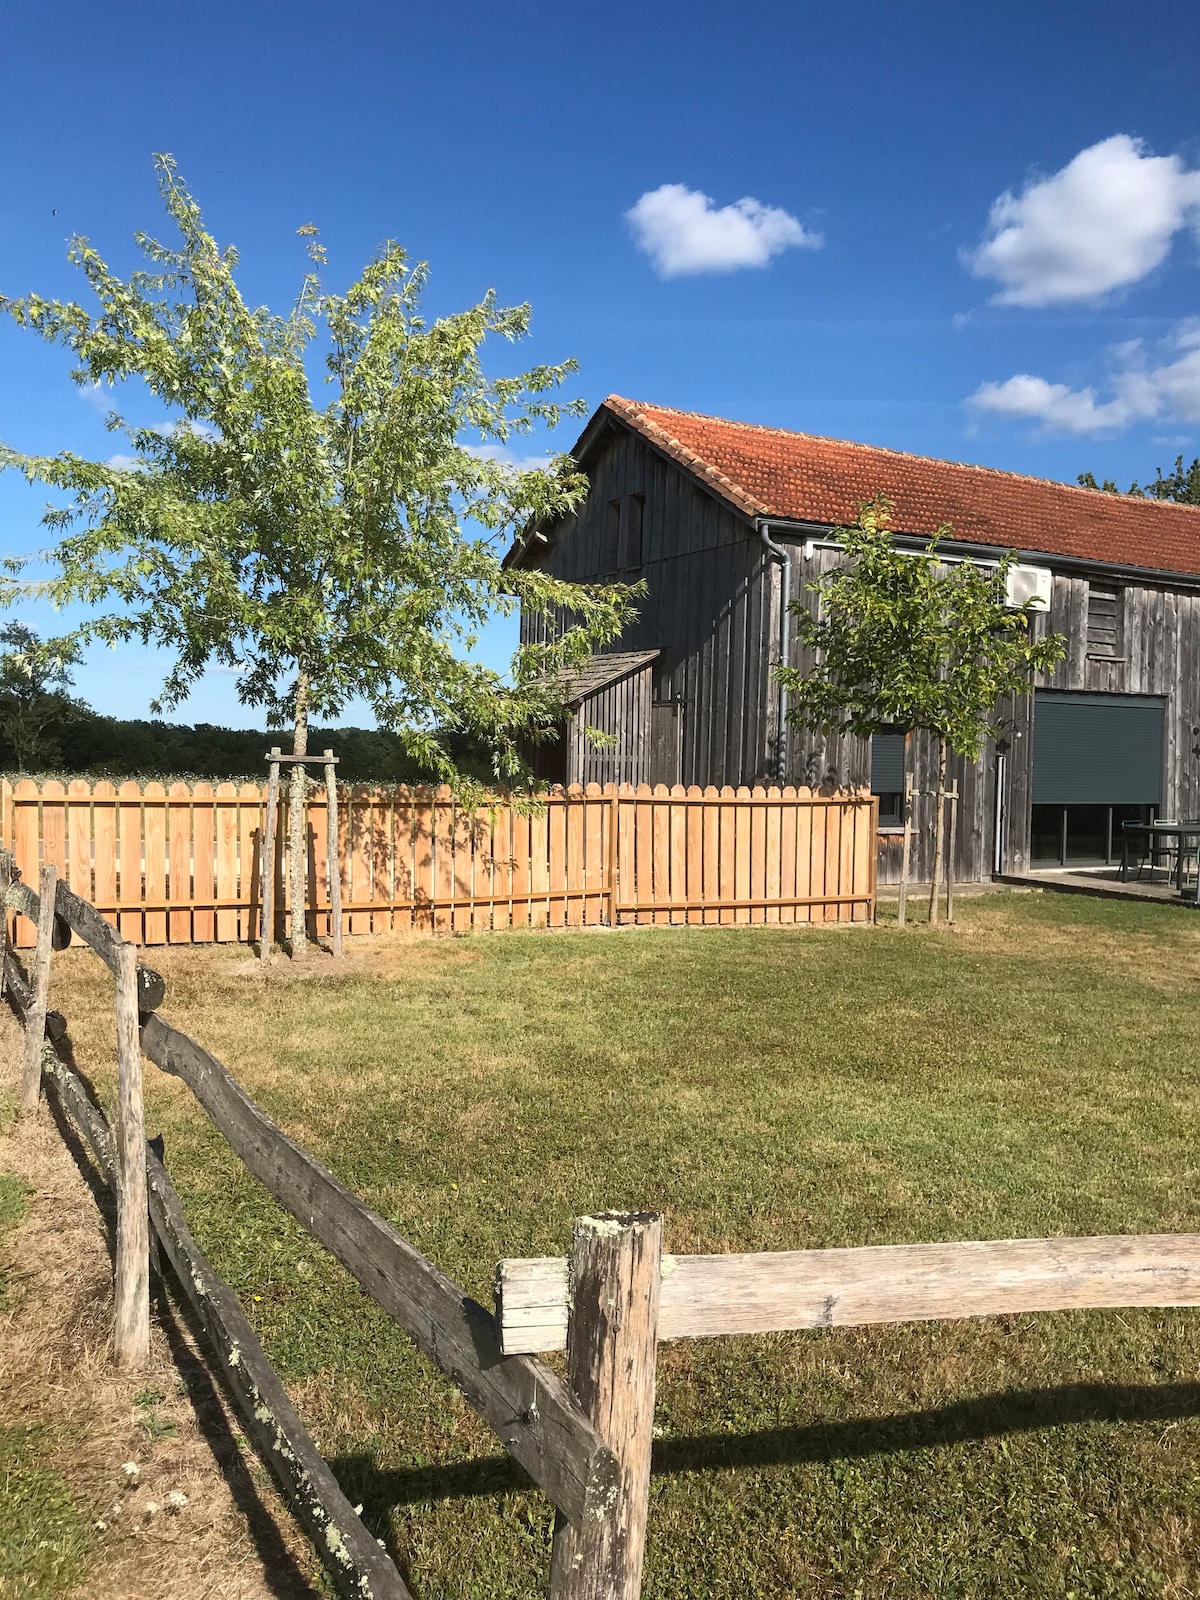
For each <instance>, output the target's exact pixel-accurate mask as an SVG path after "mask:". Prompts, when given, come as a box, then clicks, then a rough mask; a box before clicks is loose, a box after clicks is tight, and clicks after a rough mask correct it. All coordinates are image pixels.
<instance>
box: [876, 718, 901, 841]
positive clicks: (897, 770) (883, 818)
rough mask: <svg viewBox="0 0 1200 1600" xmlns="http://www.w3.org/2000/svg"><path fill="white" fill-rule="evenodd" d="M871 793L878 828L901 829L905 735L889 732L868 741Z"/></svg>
mask: <svg viewBox="0 0 1200 1600" xmlns="http://www.w3.org/2000/svg"><path fill="white" fill-rule="evenodd" d="M871 793H872V794H877V795H878V796H879V826H880V827H881V828H902V827H903V826H904V735H903V734H902V733H897V732H895V731H894V730H892V729H889V730H887V731H886V732H884V733H877V734H874V735H873V736H872V739H871Z"/></svg>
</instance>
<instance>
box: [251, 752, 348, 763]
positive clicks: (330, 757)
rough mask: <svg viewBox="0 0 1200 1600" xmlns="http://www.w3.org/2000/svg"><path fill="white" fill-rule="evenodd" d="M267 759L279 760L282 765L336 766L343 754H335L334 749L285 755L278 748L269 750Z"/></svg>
mask: <svg viewBox="0 0 1200 1600" xmlns="http://www.w3.org/2000/svg"><path fill="white" fill-rule="evenodd" d="M265 759H266V760H267V761H277V762H278V763H279V765H280V766H281V767H305V766H308V767H319V766H323V765H326V764H332V765H333V766H335V767H336V766H337V764H338V762H339V761H340V760H341V759H342V758H341V756H335V755H334V754H333V753H332V751H326V752H325V754H324V755H319V756H317V755H307V756H285V755H282V754H281V753H280V752H279V751H278V750H268V751H267V754H266V758H265Z"/></svg>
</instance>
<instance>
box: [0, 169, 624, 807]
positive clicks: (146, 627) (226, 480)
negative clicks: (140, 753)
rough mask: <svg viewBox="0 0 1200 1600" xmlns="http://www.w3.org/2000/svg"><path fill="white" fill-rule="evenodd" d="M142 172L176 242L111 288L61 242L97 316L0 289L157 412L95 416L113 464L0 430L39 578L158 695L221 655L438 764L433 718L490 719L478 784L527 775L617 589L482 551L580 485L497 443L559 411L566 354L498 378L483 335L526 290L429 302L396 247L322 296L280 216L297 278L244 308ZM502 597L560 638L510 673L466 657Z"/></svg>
mask: <svg viewBox="0 0 1200 1600" xmlns="http://www.w3.org/2000/svg"><path fill="white" fill-rule="evenodd" d="M157 166H158V173H159V188H160V191H161V194H162V198H163V201H164V204H165V207H166V210H167V213H168V217H169V219H170V221H171V223H172V224H173V227H174V229H175V232H176V234H177V236H178V241H177V243H175V244H165V243H161V242H159V241H158V240H156V239H153V238H151V237H150V236H148V235H139V236H138V244H139V246H140V248H141V250H142V253H143V255H144V256H145V258H146V260H147V263H148V267H147V269H145V270H142V271H139V272H135V273H133V274H132V275H131V276H130V277H129V279H128V280H122V279H120V278H118V277H117V276H116V274H115V273H113V272H112V271H111V270H110V269H109V267H108V266H107V264H106V263H105V262H104V260H103V259H102V258H101V256H100V255H99V254H98V253H97V252H96V250H95V249H94V248H93V247H92V246H91V245H89V244H88V243H87V241H86V240H82V239H77V240H75V241H73V243H72V246H71V250H70V258H71V259H72V260H73V261H74V262H75V264H76V265H77V266H78V267H79V269H80V271H81V272H82V273H83V275H84V278H85V279H86V281H87V285H88V288H89V290H90V292H91V295H92V297H93V299H94V301H95V309H94V310H93V311H90V312H89V311H87V310H85V309H84V308H83V307H82V306H81V305H78V304H75V303H74V302H59V301H52V300H44V299H42V298H41V297H39V296H36V295H28V296H25V297H24V298H22V299H18V300H8V299H0V312H3V313H4V314H7V315H8V316H10V317H11V318H12V319H13V320H14V321H15V322H16V323H17V324H18V325H20V326H23V327H28V328H29V329H30V330H31V331H33V332H35V333H37V334H39V335H40V336H41V337H43V338H45V339H47V340H49V341H50V342H52V343H56V344H60V345H63V346H65V347H66V348H67V349H69V350H70V351H71V353H72V355H73V356H74V357H75V361H76V369H75V374H74V375H75V379H76V382H78V383H79V384H81V385H92V384H103V385H106V386H108V385H115V384H117V383H120V382H124V381H125V380H127V379H130V378H134V379H138V380H140V381H141V383H142V384H143V385H144V387H145V389H146V390H147V391H148V392H149V394H150V395H151V396H152V397H153V398H154V399H155V400H156V401H158V402H159V403H160V404H161V405H162V406H163V407H164V408H165V409H166V410H167V412H168V413H169V415H170V416H171V417H172V418H174V422H173V424H172V425H171V426H168V427H162V428H159V427H147V426H126V425H125V424H124V423H123V422H122V421H121V419H120V418H119V417H118V416H117V415H116V414H115V412H114V414H113V416H112V419H111V425H112V426H113V428H114V430H116V431H120V432H122V433H123V434H124V436H125V438H126V439H127V440H128V446H129V449H128V454H130V455H131V456H132V457H133V462H134V465H133V466H132V468H131V467H130V466H129V464H128V462H126V464H125V465H124V466H121V465H113V464H105V463H100V462H94V461H88V460H84V459H83V458H81V457H79V456H76V455H73V454H71V453H69V452H62V453H59V454H58V455H54V456H28V455H22V454H20V453H19V452H17V451H15V450H12V449H3V448H0V469H3V468H4V467H9V468H12V469H15V470H19V471H21V472H23V473H24V474H25V476H26V477H27V478H28V479H29V480H30V481H31V482H40V483H44V484H46V485H48V486H50V487H51V488H53V489H55V490H56V491H59V492H61V494H62V495H63V496H65V500H64V501H63V503H60V504H58V505H56V506H55V507H54V508H53V509H52V510H50V511H49V512H48V513H47V515H46V518H45V522H46V525H47V526H48V527H49V528H51V529H52V530H53V531H54V533H55V534H56V535H57V536H59V537H58V543H57V545H56V547H55V549H54V550H53V552H52V553H51V563H52V568H53V570H52V573H51V576H50V577H49V578H48V579H46V580H45V581H44V582H43V583H42V584H41V589H42V592H44V593H45V594H46V595H47V596H48V597H49V598H51V599H52V600H53V601H55V603H57V604H65V603H67V602H68V601H83V602H85V603H86V604H88V605H90V606H92V607H93V608H94V610H95V614H94V615H93V617H92V618H91V619H90V620H89V621H88V622H87V623H86V624H85V625H84V626H83V627H81V628H80V629H79V630H78V635H77V638H78V639H80V640H82V639H84V638H101V639H105V640H108V641H113V640H121V639H129V638H138V639H141V640H143V641H145V642H147V643H153V644H156V645H160V646H164V647H166V648H167V649H168V650H170V651H171V652H172V655H173V664H172V666H171V669H170V671H169V672H168V674H167V677H166V680H165V682H164V684H163V686H162V690H161V692H160V694H159V703H160V704H161V705H162V706H164V707H169V706H174V705H177V704H178V703H179V702H180V701H181V700H183V699H184V698H185V697H186V696H187V694H188V692H189V690H190V689H191V688H192V686H193V685H194V684H195V682H196V681H197V679H198V678H199V677H200V676H201V674H202V673H203V672H204V671H205V670H206V668H207V667H209V666H210V665H214V664H215V665H221V666H225V667H228V668H231V669H233V670H235V671H237V672H238V673H239V680H238V681H239V693H240V696H241V698H242V699H243V701H244V702H245V703H247V704H253V705H262V706H264V707H265V708H266V709H267V712H268V714H269V716H270V717H271V719H272V720H274V721H277V722H281V721H284V720H285V719H289V718H294V717H299V718H301V719H302V718H303V717H304V716H305V715H307V714H309V713H311V714H312V715H314V716H320V717H326V718H327V717H331V716H334V715H336V714H337V713H339V712H340V711H341V710H342V708H343V707H344V706H345V705H346V704H347V702H348V701H349V700H350V699H351V698H353V697H362V698H364V699H365V700H367V701H368V703H369V704H370V705H371V706H372V708H373V710H374V711H375V713H376V716H377V717H378V718H379V719H380V722H381V725H383V726H387V727H390V728H392V729H394V730H395V731H396V733H397V734H398V735H399V736H400V738H401V739H403V740H404V741H405V742H406V743H408V744H409V745H410V747H412V748H413V749H416V748H418V747H419V748H420V749H421V750H422V751H424V752H426V753H428V754H430V755H431V758H432V759H433V760H434V761H435V764H436V765H437V766H438V769H439V772H440V773H441V774H442V775H443V776H446V777H453V775H454V774H453V762H452V761H451V759H450V757H449V755H448V754H446V752H445V750H444V749H442V748H441V746H440V745H439V741H438V738H437V735H436V733H435V731H434V730H435V729H438V728H443V729H454V728H459V729H470V730H471V731H473V732H474V733H476V734H481V735H483V736H486V737H488V738H489V739H490V740H493V741H494V749H495V752H496V755H495V762H496V776H497V778H498V779H511V778H516V777H519V776H521V775H522V773H523V770H524V769H523V766H522V763H521V761H520V757H519V753H518V740H517V735H518V732H519V730H520V729H521V727H522V726H525V725H528V726H531V727H533V728H534V729H535V730H536V729H537V728H539V727H541V728H543V729H546V728H548V727H549V726H550V725H551V724H552V722H553V720H554V719H555V717H556V716H558V715H559V714H561V709H562V708H561V706H558V705H556V704H555V703H554V696H553V693H552V692H551V691H549V690H547V688H546V687H545V685H546V683H547V682H551V683H552V682H554V681H555V680H556V675H559V676H561V672H562V670H563V669H564V668H565V667H568V666H569V665H571V664H572V663H574V662H577V661H578V660H579V659H580V658H581V657H582V656H585V655H587V654H588V653H590V651H591V650H593V649H595V648H596V647H597V646H599V645H602V644H604V643H606V642H608V641H609V640H611V639H613V638H615V637H616V636H617V634H618V633H619V632H620V630H621V628H622V626H623V624H624V623H625V621H626V620H627V619H628V617H629V616H630V614H631V606H632V597H631V594H630V592H629V591H628V590H625V589H622V588H619V587H602V586H590V587H586V588H584V587H579V586H574V585H569V584H564V583H561V582H555V581H553V580H550V579H547V578H545V577H543V576H540V575H537V574H529V573H524V572H521V573H517V572H510V571H508V570H506V569H505V568H504V567H503V565H502V560H501V554H502V546H503V544H505V543H506V542H507V541H508V539H510V538H511V536H512V535H513V534H514V533H515V532H516V531H517V530H519V529H520V528H522V527H524V526H526V525H528V524H531V523H537V522H540V521H543V520H549V519H551V518H554V517H557V516H561V515H563V514H565V513H568V512H571V511H573V510H575V509H577V508H578V506H579V505H580V504H581V503H582V501H583V498H584V495H585V493H586V490H587V482H586V479H585V478H584V477H583V476H582V475H581V474H579V473H578V472H577V471H576V470H575V467H574V464H573V463H572V462H571V461H570V459H569V458H567V457H563V456H559V457H556V458H555V459H554V460H553V461H552V462H550V463H549V464H548V465H547V466H545V467H540V466H539V467H530V468H526V469H522V468H521V467H519V466H514V465H511V464H508V463H507V462H506V459H505V450H506V446H507V445H508V442H509V441H510V440H512V439H514V438H515V437H518V436H520V435H522V434H525V433H528V432H529V431H530V430H531V429H532V428H533V427H534V426H535V425H541V424H543V423H544V424H548V425H553V424H554V423H556V422H557V421H558V420H559V419H560V418H561V417H563V416H566V415H574V414H577V413H578V411H579V407H578V406H577V405H576V404H575V403H573V402H572V403H568V404H565V405H564V404H562V403H561V402H559V401H557V400H556V399H554V398H553V395H554V391H555V390H556V389H557V388H558V387H559V386H560V385H561V384H562V382H563V381H564V379H565V378H566V377H567V376H568V375H569V374H570V373H571V372H573V371H574V363H573V362H563V363H560V364H558V365H537V366H534V367H532V368H531V369H530V370H529V371H527V372H524V373H520V374H517V375H516V376H511V377H493V376H491V375H490V374H489V372H488V371H487V370H486V368H485V365H484V359H483V351H484V346H485V345H486V344H487V342H488V341H489V340H490V339H492V338H494V337H498V338H500V339H502V340H504V341H510V342H515V341H516V340H519V339H520V338H522V337H523V336H524V335H525V334H526V332H527V330H528V326H529V308H528V306H516V307H501V306H499V305H498V304H497V303H496V299H495V296H494V295H493V294H492V293H491V292H489V293H488V294H486V295H485V296H484V297H483V299H482V300H481V301H480V302H479V303H478V304H477V305H475V306H471V307H469V308H467V309H466V310H464V311H462V312H459V313H456V314H453V315H451V316H447V317H442V318H438V319H436V320H433V321H428V320H427V319H426V318H425V316H424V315H423V313H422V309H421V295H422V291H423V290H424V288H425V284H426V281H427V277H428V269H427V268H426V266H425V265H424V263H413V262H411V261H410V259H409V257H408V255H407V254H406V252H405V251H404V250H403V249H402V248H401V247H400V246H399V245H397V244H395V243H393V242H388V243H386V244H384V245H383V246H382V247H381V249H380V250H379V252H378V254H377V255H376V256H375V257H374V259H373V260H371V261H370V262H368V264H367V266H366V267H365V268H364V270H363V272H362V273H361V275H360V276H359V278H358V279H357V281H355V282H354V283H352V284H351V285H350V287H349V288H348V289H347V290H346V291H345V292H344V293H342V294H336V293H333V292H332V291H330V290H328V289H327V288H326V287H325V285H324V283H323V281H322V277H321V274H320V269H321V268H323V266H324V255H323V247H321V246H319V245H315V244H314V242H313V241H314V240H315V237H316V235H315V230H314V229H313V227H312V225H311V224H306V225H305V226H304V227H303V228H302V229H300V230H299V232H300V235H301V237H302V238H303V239H305V240H306V242H307V246H308V249H309V254H310V257H311V259H312V264H313V267H314V269H316V270H313V271H310V272H308V273H307V274H306V275H305V276H304V278H303V279H302V282H301V286H300V290H299V293H298V295H297V298H296V300H295V303H294V305H293V307H292V309H291V311H290V312H289V313H288V314H287V315H286V316H279V315H276V314H275V313H273V312H271V311H269V310H268V309H266V308H264V307H257V308H252V307H250V306H248V305H247V304H246V302H245V301H244V299H243V298H242V295H241V292H240V290H239V288H238V285H237V281H236V273H235V269H236V267H237V255H236V252H234V251H233V250H231V249H225V250H221V249H220V248H219V247H218V245H217V243H216V241H215V239H214V238H213V237H212V236H211V235H210V234H209V233H208V232H207V231H206V229H205V227H204V223H203V219H202V216H201V213H200V209H199V207H198V205H197V204H196V202H195V200H194V199H193V197H192V196H191V194H190V193H189V191H188V190H187V188H186V186H185V185H184V183H183V181H182V179H181V178H180V177H179V174H178V172H177V170H176V167H175V164H174V162H173V161H172V160H171V158H170V157H169V156H160V157H158V158H157ZM314 372H316V373H318V381H317V385H316V389H315V390H314V385H313V383H312V381H311V378H312V374H313V373H314ZM315 395H319V401H318V398H315ZM478 530H482V537H480V536H479V532H478ZM20 592H22V591H21V590H20V589H18V587H17V586H16V585H15V584H11V583H10V584H9V585H8V586H7V588H6V589H4V590H0V594H3V595H5V596H6V597H7V598H8V599H9V600H10V601H11V600H12V599H13V598H15V597H16V596H17V595H18V594H19V593H20ZM521 602H523V603H524V604H526V605H527V606H531V607H534V608H539V607H540V608H542V609H545V610H546V611H547V612H553V613H554V614H555V615H556V616H558V617H560V618H565V619H566V625H565V627H564V628H563V630H562V632H561V636H560V637H559V638H558V640H557V642H556V643H555V644H553V645H539V646H537V647H536V649H533V650H532V651H530V652H519V653H518V657H517V659H516V661H515V663H514V665H513V668H512V670H511V672H510V673H508V674H506V675H501V674H499V673H496V672H493V671H490V670H488V669H486V668H484V667H482V666H481V665H479V664H478V663H477V662H474V661H472V660H471V659H470V658H469V650H470V646H469V642H468V641H469V640H470V639H471V638H472V636H473V635H474V634H475V633H476V632H477V630H478V629H479V627H480V626H481V625H482V624H483V623H484V622H485V621H486V620H487V619H488V618H489V617H490V616H492V615H493V614H495V613H497V612H501V613H502V612H505V611H508V610H511V609H513V608H514V607H515V606H516V605H517V604H518V603H521ZM298 684H304V685H305V690H304V693H302V694H300V695H299V697H298V694H297V686H298ZM439 751H440V753H439ZM443 757H444V760H443Z"/></svg>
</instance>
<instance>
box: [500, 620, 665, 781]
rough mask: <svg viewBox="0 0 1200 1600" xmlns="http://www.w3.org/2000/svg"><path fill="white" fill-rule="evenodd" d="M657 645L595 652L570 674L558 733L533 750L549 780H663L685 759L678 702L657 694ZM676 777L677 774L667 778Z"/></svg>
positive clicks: (541, 773) (539, 769)
mask: <svg viewBox="0 0 1200 1600" xmlns="http://www.w3.org/2000/svg"><path fill="white" fill-rule="evenodd" d="M660 654H661V652H660V651H658V650H625V651H618V652H615V653H614V654H612V655H597V656H592V657H591V658H590V659H589V660H588V661H587V662H585V664H584V665H583V666H582V667H579V668H577V669H576V670H575V671H574V672H573V673H572V675H571V679H570V685H569V689H568V694H567V706H568V708H569V711H570V716H569V718H568V720H567V722H566V724H565V725H564V727H563V729H562V732H561V734H560V736H559V738H558V739H556V740H553V741H550V742H547V743H545V744H541V745H538V746H536V747H535V748H534V749H533V750H531V751H530V752H529V754H530V762H531V765H532V767H533V769H534V771H535V773H536V774H537V776H538V777H539V778H542V779H544V780H545V781H546V782H547V783H564V784H566V783H657V782H659V781H661V780H660V777H659V773H660V772H661V773H663V774H666V773H667V772H673V771H674V770H676V769H677V767H678V752H677V751H676V750H674V749H673V748H671V741H672V740H678V738H679V707H678V706H677V705H676V704H674V703H673V702H670V701H668V702H666V703H665V704H663V705H657V704H656V703H655V700H654V671H653V669H654V663H655V662H656V661H657V660H658V658H659V655H660ZM666 781H668V782H671V781H673V779H667V780H666Z"/></svg>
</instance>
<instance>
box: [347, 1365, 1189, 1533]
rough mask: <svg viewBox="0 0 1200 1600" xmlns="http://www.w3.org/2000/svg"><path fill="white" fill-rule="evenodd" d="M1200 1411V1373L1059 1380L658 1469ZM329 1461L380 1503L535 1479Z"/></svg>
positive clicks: (768, 1461) (715, 1440)
mask: <svg viewBox="0 0 1200 1600" xmlns="http://www.w3.org/2000/svg"><path fill="white" fill-rule="evenodd" d="M1194 1416H1200V1383H1173V1384H1162V1385H1150V1384H1110V1383H1074V1384H1064V1385H1063V1386H1061V1387H1059V1388H1055V1389H1019V1390H1012V1391H1008V1392H1003V1391H1001V1392H997V1393H993V1394H987V1395H981V1396H979V1397H978V1398H977V1399H973V1400H959V1401H955V1402H954V1403H953V1404H950V1405H945V1406H936V1407H932V1408H930V1409H929V1410H927V1411H907V1412H898V1413H896V1414H894V1415H892V1416H889V1417H878V1418H856V1419H854V1420H850V1421H838V1422H814V1423H812V1424H811V1425H810V1426H808V1427H803V1428H770V1429H767V1430H765V1431H763V1432H762V1433H748V1434H704V1435H690V1436H687V1437H683V1438H677V1439H663V1440H660V1441H659V1442H658V1443H656V1444H655V1446H654V1472H655V1473H656V1474H660V1475H661V1474H664V1473H675V1472H719V1471H721V1470H730V1469H743V1470H744V1469H746V1468H755V1467H775V1466H792V1465H799V1464H803V1463H810V1462H828V1461H853V1460H860V1459H861V1458H863V1457H865V1456H874V1455H898V1454H901V1453H902V1452H904V1451H909V1450H925V1449H930V1448H934V1447H936V1446H938V1445H954V1444H963V1443H966V1442H968V1441H972V1440H983V1439H995V1438H1002V1437H1004V1436H1006V1435H1009V1434H1016V1433H1031V1432H1034V1431H1036V1430H1038V1429H1040V1428H1055V1427H1062V1426H1064V1425H1066V1424H1070V1423H1080V1422H1174V1421H1177V1420H1179V1419H1180V1418H1183V1417H1194ZM331 1465H332V1467H333V1469H334V1471H335V1473H336V1474H337V1477H338V1480H339V1482H340V1483H341V1485H342V1488H343V1490H345V1492H346V1493H347V1494H351V1492H352V1491H353V1494H352V1498H353V1497H354V1496H357V1497H358V1498H359V1499H362V1500H364V1501H365V1502H367V1503H368V1504H370V1505H371V1506H372V1507H373V1509H374V1510H375V1511H376V1513H379V1512H381V1511H385V1510H387V1509H388V1508H390V1507H392V1506H401V1505H413V1504H416V1503H418V1502H421V1501H435V1500H456V1499H464V1498H467V1497H469V1496H472V1495H491V1494H507V1493H510V1492H512V1491H513V1490H517V1489H524V1488H528V1486H529V1479H528V1478H527V1476H526V1475H525V1473H524V1472H522V1470H521V1469H520V1468H519V1467H518V1466H517V1465H516V1463H515V1462H513V1461H511V1460H509V1459H508V1458H507V1457H503V1456H491V1457H488V1458H487V1459H486V1460H484V1461H464V1462H460V1463H456V1464H454V1465H452V1466H445V1467H437V1466H430V1467H406V1468H400V1469H398V1470H395V1471H389V1472H381V1471H379V1470H378V1469H377V1468H376V1466H375V1463H374V1458H373V1457H371V1456H366V1455H347V1456H339V1457H337V1458H336V1459H335V1460H334V1461H332V1462H331Z"/></svg>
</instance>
